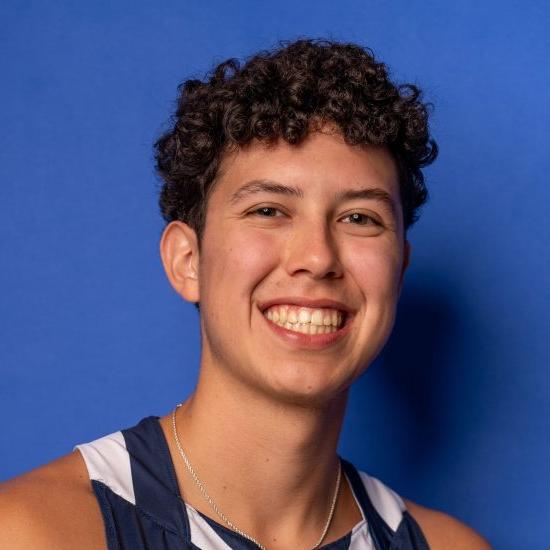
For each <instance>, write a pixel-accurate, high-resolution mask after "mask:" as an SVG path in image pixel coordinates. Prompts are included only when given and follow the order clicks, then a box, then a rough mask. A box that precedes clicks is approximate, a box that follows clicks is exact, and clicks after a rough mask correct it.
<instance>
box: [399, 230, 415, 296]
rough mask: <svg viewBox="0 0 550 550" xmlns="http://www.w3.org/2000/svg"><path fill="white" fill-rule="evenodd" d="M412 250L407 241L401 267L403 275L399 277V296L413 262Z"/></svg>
mask: <svg viewBox="0 0 550 550" xmlns="http://www.w3.org/2000/svg"><path fill="white" fill-rule="evenodd" d="M411 250H412V245H411V243H410V242H409V241H408V240H407V239H405V246H404V247H403V264H402V266H401V274H400V275H399V294H401V290H402V289H403V280H404V278H405V271H406V269H407V267H408V266H409V264H410V262H411Z"/></svg>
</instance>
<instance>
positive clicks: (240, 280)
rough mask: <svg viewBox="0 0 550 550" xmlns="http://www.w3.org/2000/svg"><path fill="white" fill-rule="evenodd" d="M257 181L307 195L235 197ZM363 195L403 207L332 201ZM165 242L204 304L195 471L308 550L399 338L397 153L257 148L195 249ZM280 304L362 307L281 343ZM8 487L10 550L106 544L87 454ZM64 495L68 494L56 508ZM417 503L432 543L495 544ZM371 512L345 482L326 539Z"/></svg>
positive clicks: (275, 543)
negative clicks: (343, 451) (361, 394)
mask: <svg viewBox="0 0 550 550" xmlns="http://www.w3.org/2000/svg"><path fill="white" fill-rule="evenodd" d="M252 180H270V181H275V182H277V183H278V184H279V185H282V186H286V187H293V188H298V189H299V190H300V192H301V196H296V195H289V194H282V193H274V192H272V191H271V192H267V191H262V192H259V193H253V194H248V195H246V196H244V197H242V198H241V200H239V201H234V200H232V198H233V197H234V195H235V193H236V192H237V191H238V190H239V189H241V188H242V187H243V185H246V184H247V183H248V182H250V181H252ZM365 187H369V188H372V187H376V188H378V189H381V190H382V191H385V192H386V193H387V195H388V196H389V197H390V198H391V199H392V200H393V201H394V204H395V205H396V206H397V208H396V209H395V212H394V213H392V212H391V211H389V210H388V209H387V208H385V207H384V204H383V203H382V202H381V201H377V200H375V199H372V198H370V199H365V198H361V199H352V200H350V199H347V200H344V201H342V200H338V199H337V196H338V193H340V192H342V191H344V190H355V191H356V190H358V189H363V188H365ZM221 236H223V238H221ZM160 248H161V256H162V260H163V264H164V267H165V270H166V273H167V276H168V278H169V280H170V282H171V284H172V286H173V287H174V289H175V290H176V291H177V292H178V293H179V294H180V295H181V296H182V297H183V298H184V299H185V300H187V301H190V302H200V307H201V334H202V355H201V368H200V375H199V380H198V383H197V387H196V389H195V391H194V392H193V394H192V395H191V396H190V397H189V399H187V401H186V402H185V403H184V404H183V406H182V407H181V408H179V409H178V412H177V423H178V432H179V436H180V439H181V440H182V442H183V445H184V448H185V450H186V452H187V454H188V456H189V457H190V460H191V463H192V464H193V465H194V467H195V469H196V470H197V472H198V474H199V476H200V478H201V479H202V480H203V481H204V482H205V484H206V486H207V488H208V491H209V493H210V494H211V496H212V497H213V499H214V500H215V502H216V503H217V504H218V506H219V507H220V509H221V510H223V511H228V512H227V513H228V514H229V511H230V519H231V520H232V521H233V523H235V524H236V525H237V526H239V528H240V529H242V530H244V531H245V532H246V533H248V534H250V535H251V536H253V537H254V538H256V539H257V540H259V541H261V542H262V543H263V544H265V545H266V546H267V547H268V548H270V550H271V549H274V550H278V549H288V548H296V549H301V548H304V549H306V548H311V547H312V546H313V545H314V543H315V542H316V541H317V539H318V537H319V535H320V533H321V531H322V528H323V526H324V523H325V521H326V518H327V514H328V509H329V504H330V501H331V498H332V494H333V490H334V486H335V479H336V471H337V455H336V448H337V444H338V438H339V435H340V430H341V427H342V422H343V418H344V413H345V408H346V402H347V398H348V391H349V387H350V385H351V384H352V383H353V381H354V380H356V379H357V377H359V376H360V375H361V373H362V372H364V370H365V369H366V368H367V367H368V365H369V364H370V363H371V362H372V361H373V359H374V358H375V357H376V356H377V355H378V353H379V352H380V350H381V349H382V347H383V346H384V344H385V343H386V341H387V339H388V337H389V335H390V333H391V330H392V328H393V324H394V319H395V309H396V305H397V301H398V298H399V294H400V292H401V288H402V283H403V277H404V273H405V271H406V268H407V266H408V264H409V261H410V253H411V247H410V244H409V243H408V241H407V240H406V239H405V235H404V230H403V217H402V211H401V203H400V198H399V188H398V179H397V170H396V166H395V163H394V161H393V159H392V157H391V156H390V154H389V153H388V151H387V150H385V149H383V148H375V147H351V146H348V145H346V144H345V143H344V141H343V140H342V138H341V137H340V136H339V135H337V134H334V133H331V132H329V131H328V130H327V131H325V132H315V133H312V134H310V136H308V138H307V139H306V140H305V141H304V142H303V143H302V144H301V145H300V146H290V145H288V144H286V143H284V142H278V143H277V144H275V145H273V146H271V147H267V146H265V145H263V144H260V143H255V142H254V143H252V144H251V145H250V146H248V147H247V148H245V149H240V150H238V151H236V152H233V153H230V154H228V155H227V156H226V157H225V159H224V161H223V163H222V169H221V172H220V176H219V177H218V180H217V182H216V184H215V187H214V189H213V192H212V193H211V195H210V197H209V201H208V208H207V215H206V225H205V230H204V234H203V237H202V240H201V242H200V246H199V242H198V239H197V235H196V233H195V231H193V230H192V229H191V228H190V227H189V226H187V225H186V224H184V223H182V222H173V223H171V224H170V225H169V226H168V227H167V228H166V230H165V232H164V234H163V237H162V240H161V246H160ZM281 297H294V298H310V299H311V298H313V299H318V298H328V299H333V300H338V301H340V302H342V303H344V304H346V305H347V306H348V307H349V308H350V309H351V310H352V314H351V323H350V326H349V327H348V331H347V333H346V334H345V336H344V337H343V338H341V339H340V340H339V341H337V342H335V343H333V344H332V345H327V346H325V347H323V348H322V349H313V348H311V347H308V346H307V345H305V344H304V343H301V342H298V341H294V340H292V339H289V338H282V337H281V336H280V335H279V334H277V333H276V332H274V331H273V330H272V328H271V327H270V325H269V323H268V322H267V320H266V318H265V317H264V315H263V313H262V311H261V306H262V304H263V303H265V301H267V300H273V299H278V298H281ZM282 303H284V302H282ZM161 426H162V428H163V430H164V432H165V435H166V439H167V441H168V444H169V447H170V451H171V454H172V460H173V462H174V465H175V468H176V474H177V477H178V482H179V485H180V490H181V492H182V494H183V495H185V500H186V501H187V502H188V503H189V504H190V505H191V506H193V507H195V508H196V509H198V510H199V511H201V512H203V513H204V514H206V515H208V516H210V517H212V518H213V519H215V520H217V521H218V518H217V517H216V516H215V514H214V513H213V512H212V511H211V510H210V508H209V506H208V504H207V503H206V502H205V500H204V498H203V497H202V496H201V494H200V492H199V490H198V488H197V487H196V485H195V484H194V482H193V480H192V479H191V478H190V476H189V474H188V473H187V470H186V469H185V466H184V464H183V461H182V460H181V457H180V456H179V454H178V451H177V449H176V448H175V445H174V443H173V437H172V433H171V426H170V416H169V415H167V416H165V417H163V418H162V419H161ZM251 450H253V452H251ZM61 473H62V475H61ZM3 493H4V494H2V493H0V518H3V519H2V520H3V521H5V522H6V529H7V530H5V529H3V528H0V533H2V535H0V542H2V538H1V537H7V538H6V541H9V543H10V548H19V547H21V548H22V547H26V546H28V545H29V544H31V541H32V543H33V544H35V546H36V545H37V544H40V545H41V546H40V547H43V548H50V547H51V548H64V547H65V546H67V547H74V546H71V545H70V544H68V543H64V542H63V540H62V537H61V535H60V533H63V538H67V540H69V541H70V540H72V541H73V544H74V540H78V541H79V548H101V547H104V542H103V539H102V522H101V518H100V515H99V510H98V508H97V504H96V502H95V499H94V498H93V495H92V494H91V490H90V485H89V481H88V480H87V475H86V470H85V467H84V465H83V461H82V460H81V459H80V456H79V455H78V453H73V454H72V455H69V456H68V457H64V458H62V459H60V460H59V461H56V462H54V463H52V464H50V465H48V466H45V467H43V468H41V469H39V470H37V471H35V472H31V473H30V474H27V475H26V476H23V477H22V478H19V479H17V480H14V481H12V482H10V483H9V484H7V485H5V486H4V487H3ZM58 494H61V496H64V497H65V500H63V499H62V498H61V497H59V505H56V504H55V502H56V495H58ZM52 495H54V496H53V497H52ZM66 499H69V500H70V502H71V505H70V506H67V504H66V502H67V501H66ZM406 505H407V508H408V510H409V511H410V513H411V514H412V515H413V516H414V517H415V518H416V520H417V521H418V522H419V524H420V526H421V528H422V529H423V531H424V533H425V535H426V537H427V539H428V542H429V544H430V546H431V547H432V548H434V549H438V548H442V549H445V550H447V549H453V548H456V549H462V548H464V549H465V548H468V549H474V550H476V549H486V548H490V546H489V544H488V543H487V542H486V541H485V540H484V539H483V538H482V537H481V536H479V535H478V534H477V533H475V532H474V531H473V530H471V529H470V528H469V527H467V526H465V525H464V524H462V523H460V522H459V521H458V520H455V519H453V518H451V517H450V516H447V515H446V514H443V513H441V512H437V511H434V510H429V509H427V508H424V507H422V506H419V505H417V504H414V503H412V502H410V501H406ZM361 519H362V518H361V513H360V511H359V509H358V508H357V505H356V503H355V500H354V499H353V496H352V494H351V491H350V488H349V485H348V483H347V480H346V479H345V477H343V478H342V487H341V491H340V493H339V496H338V500H337V505H336V511H335V515H334V518H333V521H332V523H331V526H330V529H329V531H328V533H327V536H326V537H325V539H324V541H323V543H325V544H326V543H328V542H331V541H334V540H337V539H338V538H340V537H342V536H344V535H345V534H346V533H347V532H349V531H350V530H351V529H352V528H353V526H354V525H356V524H357V523H359V522H360V521H361ZM2 520H0V522H1V521H2ZM10 537H11V538H10ZM32 537H34V538H32ZM71 537H75V538H74V539H71ZM18 544H19V546H18ZM25 545H26V546H25Z"/></svg>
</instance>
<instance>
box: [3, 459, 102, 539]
mask: <svg viewBox="0 0 550 550" xmlns="http://www.w3.org/2000/svg"><path fill="white" fill-rule="evenodd" d="M0 547H1V548H10V549H13V550H17V549H20V548H21V549H23V548H43V549H45V550H47V549H50V548H51V549H54V548H55V549H58V550H62V549H65V548H67V549H68V548H81V549H83V550H85V549H88V548H90V549H91V548H95V549H97V548H105V537H104V534H103V520H102V517H101V512H100V510H99V506H98V505H97V501H96V499H95V495H94V493H93V491H92V488H91V484H90V480H89V478H88V473H87V470H86V466H85V464H84V461H83V460H82V457H81V456H80V453H79V452H78V451H75V452H73V453H71V454H69V455H67V456H64V457H62V458H60V459H57V460H55V461H53V462H51V463H49V464H47V465H45V466H42V467H40V468H37V469H36V470H32V471H31V472H29V473H27V474H24V475H22V476H20V477H17V478H14V479H12V480H10V481H7V482H5V483H2V484H0Z"/></svg>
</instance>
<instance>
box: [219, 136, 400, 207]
mask: <svg viewBox="0 0 550 550" xmlns="http://www.w3.org/2000/svg"><path fill="white" fill-rule="evenodd" d="M398 177H399V176H398V170H397V165H396V163H395V160H394V159H393V157H392V155H391V153H390V152H389V151H388V150H387V149H386V148H384V147H377V146H370V145H362V146H351V145H348V144H346V143H345V142H344V140H343V138H342V137H341V136H340V135H339V134H334V133H332V134H328V133H322V132H314V133H311V134H310V135H308V136H307V137H306V139H305V140H304V141H303V142H301V143H300V144H298V145H290V144H288V143H287V142H285V141H284V140H278V141H277V142H276V143H274V144H269V145H268V144H264V143H261V142H258V141H253V142H251V143H250V144H249V145H247V146H246V147H243V148H239V149H237V150H235V151H231V152H229V153H227V154H226V155H225V157H224V158H223V160H222V162H221V165H220V170H219V173H218V177H217V181H216V183H215V185H214V187H213V189H212V193H211V199H212V200H215V201H216V202H218V201H220V200H222V201H224V202H227V201H228V200H231V199H233V198H234V197H235V195H236V194H237V195H238V194H239V191H240V189H241V188H243V187H245V186H247V185H248V187H250V185H249V184H250V182H254V181H270V182H275V183H280V184H282V185H283V186H292V187H294V188H296V189H299V190H300V192H301V198H303V197H306V198H307V197H316V198H320V197H321V196H323V197H330V196H341V195H342V193H343V192H344V191H349V190H360V189H365V188H377V189H380V190H382V191H385V192H386V193H387V194H389V195H390V196H391V197H392V198H393V200H394V201H395V203H396V204H399V205H400V200H399V180H398ZM241 194H242V193H241Z"/></svg>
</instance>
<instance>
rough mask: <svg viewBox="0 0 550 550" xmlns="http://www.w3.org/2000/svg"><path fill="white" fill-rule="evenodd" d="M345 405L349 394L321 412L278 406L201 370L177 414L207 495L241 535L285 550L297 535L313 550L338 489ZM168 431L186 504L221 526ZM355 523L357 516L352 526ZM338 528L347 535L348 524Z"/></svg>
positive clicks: (216, 373) (217, 371)
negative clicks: (338, 449)
mask: <svg viewBox="0 0 550 550" xmlns="http://www.w3.org/2000/svg"><path fill="white" fill-rule="evenodd" d="M346 403H347V392H345V393H342V394H341V395H339V396H337V397H336V398H334V399H333V400H332V401H330V402H328V403H326V404H325V405H323V406H320V405H319V404H316V405H315V406H310V407H308V406H305V405H304V404H303V403H301V404H299V405H292V404H291V403H281V402H277V401H276V400H275V399H271V398H269V397H268V396H266V395H264V394H259V393H258V392H255V391H254V390H253V389H252V388H250V387H247V386H246V385H245V384H243V383H241V382H240V381H238V380H235V379H234V378H232V377H231V376H230V375H227V374H225V373H224V371H223V369H218V368H215V367H213V366H211V367H209V366H207V365H203V366H202V367H201V374H200V377H199V382H198V384H197V388H196V390H195V392H194V393H193V395H192V396H191V397H190V398H189V399H188V400H187V401H186V402H185V403H184V404H183V406H182V407H180V408H179V409H178V411H177V427H178V434H179V438H180V440H181V444H182V447H183V449H184V450H185V453H186V454H187V456H188V458H189V460H190V462H191V464H192V466H193V468H194V469H195V471H196V473H197V475H198V477H199V479H200V480H201V481H202V482H203V483H204V485H205V487H206V490H207V491H208V493H209V495H210V496H211V498H212V499H213V500H214V502H215V503H216V504H217V505H218V507H219V508H220V509H221V510H222V512H224V514H225V515H226V516H227V517H228V518H229V520H230V521H231V522H233V523H234V524H235V525H236V526H237V527H238V528H239V529H241V530H242V531H245V532H246V533H248V534H250V535H251V536H254V537H255V538H256V537H258V539H259V540H260V542H262V541H269V542H270V543H271V544H270V547H277V544H281V547H285V546H284V545H285V544H288V541H289V540H291V539H293V537H298V538H295V539H294V541H296V540H300V541H306V540H308V541H310V547H311V546H312V544H313V543H314V542H316V541H315V540H314V539H315V537H316V536H317V537H319V536H320V534H321V532H322V528H323V527H324V524H325V523H326V520H327V517H328V513H329V510H330V503H331V501H332V497H333V494H334V490H335V487H336V479H337V472H338V457H337V453H336V448H337V444H338V438H339V435H340V430H341V426H342V422H343V418H344V413H345V407H346ZM163 427H164V428H165V432H167V439H168V441H169V444H170V447H171V452H172V456H173V459H174V464H175V466H176V474H177V476H178V479H179V482H180V488H181V491H182V495H183V497H184V499H185V501H186V502H187V503H188V504H190V505H191V506H193V507H194V508H196V509H198V510H199V511H201V512H203V513H205V514H206V515H208V516H209V517H212V518H213V519H214V520H216V521H218V522H220V523H222V522H221V520H220V519H219V517H217V516H216V515H215V513H213V511H212V509H211V508H210V506H209V505H208V503H207V502H206V500H205V499H204V497H203V496H202V494H201V493H200V490H199V488H198V487H197V486H196V484H195V482H194V481H193V479H192V478H191V476H190V475H189V473H188V471H187V469H186V467H185V464H184V462H183V460H182V458H181V456H180V455H179V453H178V451H177V449H176V448H175V444H174V438H173V435H172V431H171V426H170V425H169V421H168V419H167V418H165V419H163ZM342 485H344V478H343V477H342ZM347 492H349V488H348V489H347ZM341 493H342V491H341ZM340 496H342V495H340ZM350 496H351V495H348V498H349V497H350ZM339 498H340V497H339ZM350 500H351V501H352V500H353V497H351V499H350ZM348 504H349V503H348ZM348 508H349V505H348ZM352 508H353V504H352ZM337 516H338V518H339V519H338V520H337V521H335V524H338V525H340V524H341V523H342V517H341V514H337V515H335V520H336V517H337ZM348 519H349V518H348ZM357 519H358V518H357V511H355V514H353V519H352V520H351V524H352V525H351V526H353V524H354V522H355V521H356V520H357ZM348 523H349V522H348ZM340 527H341V529H343V533H342V535H343V534H345V532H347V528H348V527H349V526H348V525H346V527H343V526H342V525H340ZM306 532H307V533H308V534H309V535H308V536H309V537H310V538H309V539H308V538H306V536H305V533H306ZM285 534H286V535H285ZM284 538H286V539H287V542H284V543H283V541H282V539H284ZM274 539H276V540H277V541H279V542H278V543H274V542H273V541H274ZM310 539H311V540H310ZM324 542H325V543H326V542H328V539H325V541H324ZM302 544H303V542H302ZM286 547H291V546H286ZM292 547H295V548H298V547H299V546H292Z"/></svg>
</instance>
